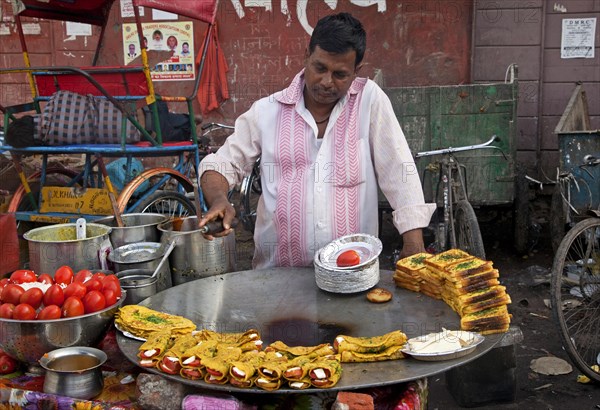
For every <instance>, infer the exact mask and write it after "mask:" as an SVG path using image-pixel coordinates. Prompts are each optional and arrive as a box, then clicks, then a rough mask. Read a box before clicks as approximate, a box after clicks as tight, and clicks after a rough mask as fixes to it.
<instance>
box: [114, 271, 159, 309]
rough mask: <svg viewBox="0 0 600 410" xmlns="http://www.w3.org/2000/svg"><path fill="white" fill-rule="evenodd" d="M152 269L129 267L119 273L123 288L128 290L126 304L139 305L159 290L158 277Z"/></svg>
mask: <svg viewBox="0 0 600 410" xmlns="http://www.w3.org/2000/svg"><path fill="white" fill-rule="evenodd" d="M153 273H154V270H151V269H128V270H124V271H121V272H119V273H117V277H118V278H119V282H120V283H121V288H123V289H125V290H127V296H126V297H125V302H124V305H137V304H138V303H139V302H141V301H142V300H144V299H146V298H149V297H150V296H152V295H155V294H156V293H157V292H158V288H157V281H158V277H156V276H155V277H152V274H153Z"/></svg>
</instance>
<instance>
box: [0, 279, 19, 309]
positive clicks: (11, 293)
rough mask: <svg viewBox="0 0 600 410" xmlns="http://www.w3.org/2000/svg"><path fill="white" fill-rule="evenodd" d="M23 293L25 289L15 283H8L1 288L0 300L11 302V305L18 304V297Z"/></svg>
mask: <svg viewBox="0 0 600 410" xmlns="http://www.w3.org/2000/svg"><path fill="white" fill-rule="evenodd" d="M23 293H25V290H24V289H23V288H22V287H20V286H19V285H15V284H14V283H9V284H8V285H6V286H5V287H4V289H2V293H1V294H0V301H2V302H4V303H12V304H13V305H15V306H16V305H18V304H19V303H20V302H19V299H21V295H22V294H23Z"/></svg>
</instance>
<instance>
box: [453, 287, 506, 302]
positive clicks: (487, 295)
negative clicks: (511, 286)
mask: <svg viewBox="0 0 600 410" xmlns="http://www.w3.org/2000/svg"><path fill="white" fill-rule="evenodd" d="M504 295H506V286H502V285H496V286H491V287H488V288H484V289H480V290H476V291H474V292H469V293H466V294H464V295H460V296H458V297H457V299H458V302H459V303H460V304H461V305H462V306H465V305H470V304H474V303H477V302H481V301H483V300H486V299H491V298H495V297H498V296H504Z"/></svg>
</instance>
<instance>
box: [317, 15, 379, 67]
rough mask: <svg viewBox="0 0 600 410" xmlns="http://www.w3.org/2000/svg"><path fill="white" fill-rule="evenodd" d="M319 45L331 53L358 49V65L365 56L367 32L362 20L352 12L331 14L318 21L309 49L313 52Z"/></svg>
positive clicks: (356, 64)
mask: <svg viewBox="0 0 600 410" xmlns="http://www.w3.org/2000/svg"><path fill="white" fill-rule="evenodd" d="M316 46H319V47H320V48H322V49H323V50H325V51H327V52H329V53H338V54H340V53H346V52H348V51H351V50H354V51H356V60H355V63H354V65H355V66H358V65H359V64H360V62H361V61H362V59H363V57H364V56H365V50H366V48H367V34H366V33H365V30H364V29H363V26H362V24H361V22H360V21H359V20H358V19H356V18H355V17H353V16H352V15H351V14H350V13H338V14H331V15H328V16H325V17H323V18H322V19H320V20H319V21H318V22H317V26H316V27H315V29H314V30H313V33H312V36H311V37H310V42H309V43H308V51H309V53H310V54H312V53H313V52H314V51H315V47H316Z"/></svg>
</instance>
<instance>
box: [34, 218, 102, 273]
mask: <svg viewBox="0 0 600 410" xmlns="http://www.w3.org/2000/svg"><path fill="white" fill-rule="evenodd" d="M111 229H112V228H110V227H109V226H106V225H100V224H95V223H88V224H86V238H85V239H77V232H76V224H74V223H67V224H56V225H49V226H44V227H41V228H35V229H32V230H30V231H27V232H25V234H23V238H25V239H26V240H27V242H28V246H29V268H30V269H31V270H33V271H34V272H35V273H37V274H42V273H47V274H49V275H50V276H54V272H55V271H56V269H58V268H59V267H61V266H63V265H69V266H70V267H71V268H72V269H73V270H74V271H75V272H77V271H78V270H81V269H90V270H94V269H102V265H101V261H100V259H101V257H103V254H104V251H105V250H110V248H111V244H110V239H109V234H110V231H111Z"/></svg>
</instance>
